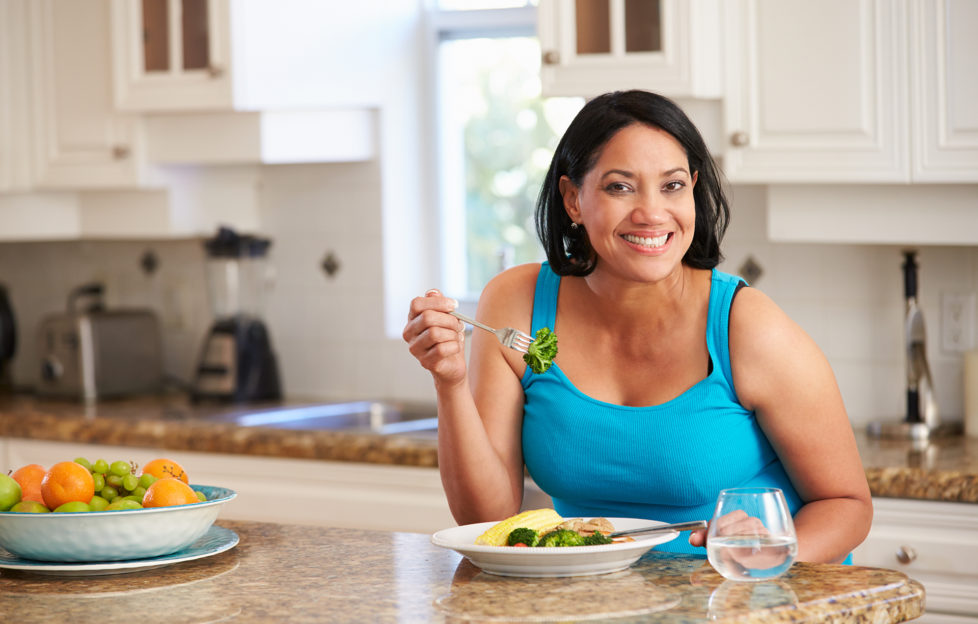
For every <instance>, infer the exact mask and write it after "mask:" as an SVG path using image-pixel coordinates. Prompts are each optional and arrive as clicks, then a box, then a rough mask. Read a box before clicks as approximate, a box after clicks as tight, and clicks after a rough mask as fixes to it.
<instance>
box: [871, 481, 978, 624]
mask: <svg viewBox="0 0 978 624" xmlns="http://www.w3.org/2000/svg"><path fill="white" fill-rule="evenodd" d="M873 506H874V510H875V513H874V517H873V527H872V529H871V530H870V533H869V537H868V538H866V541H864V542H863V543H862V545H860V546H859V547H858V548H857V549H856V550H855V552H854V553H853V563H855V564H856V565H862V566H871V567H879V568H890V569H894V570H899V571H901V572H903V573H905V574H907V576H910V577H911V578H913V579H915V580H917V581H920V582H921V583H923V585H924V588H925V590H926V591H927V607H926V613H925V614H924V616H923V617H922V618H920V620H918V621H920V622H922V623H925V624H926V623H928V622H931V623H935V622H936V623H951V622H960V623H962V624H963V623H964V622H971V623H976V622H978V593H976V592H975V588H976V587H978V505H975V504H968V503H946V502H938V501H922V500H908V499H891V498H874V499H873Z"/></svg>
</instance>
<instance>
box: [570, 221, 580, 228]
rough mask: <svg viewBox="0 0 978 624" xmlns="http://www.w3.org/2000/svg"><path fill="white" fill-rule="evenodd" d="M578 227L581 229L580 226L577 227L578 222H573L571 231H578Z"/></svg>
mask: <svg viewBox="0 0 978 624" xmlns="http://www.w3.org/2000/svg"><path fill="white" fill-rule="evenodd" d="M578 227H580V226H579V225H577V222H576V221H571V229H572V230H576V229H577V228H578Z"/></svg>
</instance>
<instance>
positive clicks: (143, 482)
mask: <svg viewBox="0 0 978 624" xmlns="http://www.w3.org/2000/svg"><path fill="white" fill-rule="evenodd" d="M155 481H156V477H155V476H153V475H151V474H149V473H148V472H144V473H143V474H142V475H140V476H139V487H142V488H148V487H149V486H151V485H153V482H155Z"/></svg>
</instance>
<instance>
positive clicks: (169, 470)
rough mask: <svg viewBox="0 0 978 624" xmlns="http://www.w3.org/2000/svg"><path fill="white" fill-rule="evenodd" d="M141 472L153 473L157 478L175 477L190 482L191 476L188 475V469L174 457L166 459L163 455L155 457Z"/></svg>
mask: <svg viewBox="0 0 978 624" xmlns="http://www.w3.org/2000/svg"><path fill="white" fill-rule="evenodd" d="M141 474H151V475H153V476H154V477H156V478H157V479H165V478H166V477H173V478H175V479H180V480H181V481H183V482H184V483H190V478H189V477H187V471H185V470H184V469H183V466H181V465H180V464H178V463H177V462H175V461H173V460H172V459H166V458H163V457H161V458H159V459H154V460H153V461H151V462H149V463H148V464H146V465H145V466H143V471H142V473H141Z"/></svg>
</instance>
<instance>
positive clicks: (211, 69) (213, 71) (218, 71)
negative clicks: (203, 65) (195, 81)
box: [207, 65, 224, 78]
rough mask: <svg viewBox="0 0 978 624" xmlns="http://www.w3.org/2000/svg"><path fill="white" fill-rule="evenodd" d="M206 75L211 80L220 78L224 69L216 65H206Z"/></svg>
mask: <svg viewBox="0 0 978 624" xmlns="http://www.w3.org/2000/svg"><path fill="white" fill-rule="evenodd" d="M207 75H208V76H210V77H211V78H220V77H221V76H223V75H224V68H223V67H219V66H217V65H208V66H207Z"/></svg>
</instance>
